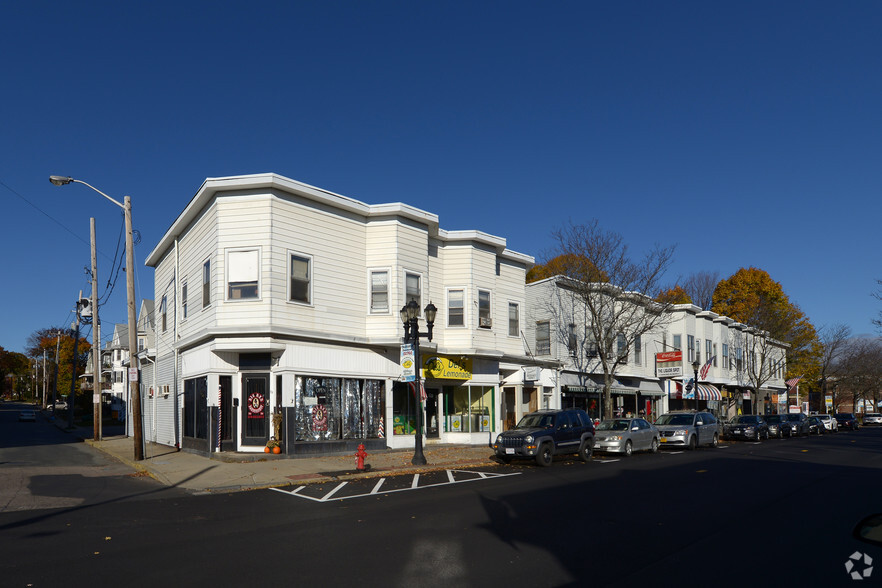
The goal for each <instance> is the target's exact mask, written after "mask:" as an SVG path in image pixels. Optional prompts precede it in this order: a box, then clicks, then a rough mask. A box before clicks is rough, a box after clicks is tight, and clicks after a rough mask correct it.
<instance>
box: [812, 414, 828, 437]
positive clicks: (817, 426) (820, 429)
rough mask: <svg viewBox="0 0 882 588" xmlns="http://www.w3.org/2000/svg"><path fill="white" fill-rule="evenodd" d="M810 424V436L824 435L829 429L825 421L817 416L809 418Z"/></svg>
mask: <svg viewBox="0 0 882 588" xmlns="http://www.w3.org/2000/svg"><path fill="white" fill-rule="evenodd" d="M808 424H809V434H810V435H823V434H824V433H826V432H827V427H826V426H825V425H824V421H822V420H821V419H819V418H818V417H816V416H810V417H809V418H808Z"/></svg>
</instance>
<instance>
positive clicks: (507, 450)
mask: <svg viewBox="0 0 882 588" xmlns="http://www.w3.org/2000/svg"><path fill="white" fill-rule="evenodd" d="M505 453H506V455H514V448H513V447H506V448H505Z"/></svg>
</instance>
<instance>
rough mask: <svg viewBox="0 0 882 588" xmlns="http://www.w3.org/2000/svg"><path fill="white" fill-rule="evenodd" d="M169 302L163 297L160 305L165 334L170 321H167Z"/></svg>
mask: <svg viewBox="0 0 882 588" xmlns="http://www.w3.org/2000/svg"><path fill="white" fill-rule="evenodd" d="M167 301H168V299H167V298H166V297H165V296H163V297H162V301H161V302H160V303H159V316H160V317H161V320H162V332H163V333H164V332H165V331H166V330H167V329H168V321H167V317H168V313H167V312H166V304H167Z"/></svg>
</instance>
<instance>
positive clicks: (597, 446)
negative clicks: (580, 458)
mask: <svg viewBox="0 0 882 588" xmlns="http://www.w3.org/2000/svg"><path fill="white" fill-rule="evenodd" d="M658 446H659V434H658V429H657V428H655V425H653V424H651V423H650V422H649V421H647V420H646V419H639V418H638V419H627V418H625V419H606V420H604V421H602V422H601V423H600V424H599V425H598V426H597V429H596V430H595V432H594V450H595V451H608V452H610V453H623V454H625V455H626V456H630V455H631V453H632V452H634V451H643V450H649V451H651V452H652V453H655V452H656V451H658Z"/></svg>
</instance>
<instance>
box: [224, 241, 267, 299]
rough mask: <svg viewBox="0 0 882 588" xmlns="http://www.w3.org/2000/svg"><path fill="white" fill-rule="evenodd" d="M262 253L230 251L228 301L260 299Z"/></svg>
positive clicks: (254, 250)
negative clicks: (259, 270) (259, 273)
mask: <svg viewBox="0 0 882 588" xmlns="http://www.w3.org/2000/svg"><path fill="white" fill-rule="evenodd" d="M259 262H260V252H259V251H258V250H257V249H249V250H247V251H229V252H228V253H227V299H228V300H243V299H248V298H258V294H259V291H258V267H259Z"/></svg>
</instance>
